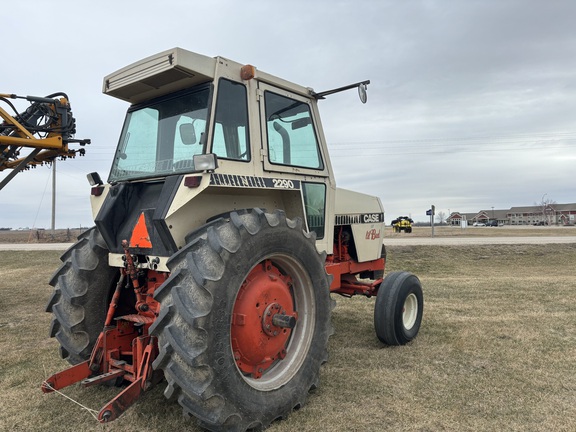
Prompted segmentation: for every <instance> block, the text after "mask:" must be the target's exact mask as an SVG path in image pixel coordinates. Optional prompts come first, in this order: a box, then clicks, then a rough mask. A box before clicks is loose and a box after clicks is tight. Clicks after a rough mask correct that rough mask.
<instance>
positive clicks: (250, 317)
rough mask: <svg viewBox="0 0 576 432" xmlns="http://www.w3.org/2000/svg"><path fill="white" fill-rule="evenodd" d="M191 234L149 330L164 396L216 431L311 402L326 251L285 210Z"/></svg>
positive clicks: (224, 221) (232, 219)
mask: <svg viewBox="0 0 576 432" xmlns="http://www.w3.org/2000/svg"><path fill="white" fill-rule="evenodd" d="M187 240H188V245H187V246H186V247H185V248H184V249H183V250H182V251H180V252H179V253H177V254H176V255H175V256H174V257H172V258H171V259H170V261H169V263H168V266H169V267H170V269H171V271H172V275H171V276H170V278H169V279H168V280H167V281H166V283H165V284H164V285H163V286H162V287H161V288H160V290H159V291H158V292H157V294H156V298H157V299H158V300H159V301H160V303H161V311H160V315H159V317H158V319H157V320H156V322H155V323H154V325H153V327H152V328H151V331H152V333H153V334H155V335H157V336H158V344H159V349H160V354H159V356H158V358H157V359H156V361H155V362H154V367H155V368H161V369H163V370H164V374H165V376H166V378H167V380H168V387H167V389H166V391H165V395H166V396H167V397H175V398H177V400H178V402H179V403H180V404H181V405H182V407H183V409H184V412H185V413H187V414H190V415H194V416H195V417H197V418H198V419H199V422H200V424H201V425H202V426H203V427H205V428H208V429H210V430H216V431H219V430H234V431H237V430H239V431H245V430H247V429H251V428H257V427H266V426H268V425H269V424H270V423H271V422H272V421H274V420H275V419H278V418H283V417H285V416H287V415H288V414H289V413H290V411H292V410H293V409H294V408H297V407H300V406H302V405H303V404H304V402H305V400H306V397H307V394H308V391H309V390H310V389H311V388H314V387H316V386H317V384H318V377H319V369H320V365H321V364H322V363H323V362H325V361H326V359H327V342H328V336H329V335H330V333H331V325H330V312H331V305H332V303H331V300H330V295H329V285H330V283H329V279H328V275H327V274H326V271H325V269H324V261H325V256H324V255H323V254H319V253H318V252H317V250H316V246H315V241H314V240H315V236H314V235H313V234H308V233H305V232H304V231H303V230H302V223H301V221H300V220H297V221H291V220H289V219H287V218H286V217H285V215H284V213H283V212H280V211H277V212H275V213H273V214H270V213H264V212H263V211H261V210H259V209H254V210H251V211H244V212H232V213H230V214H229V215H228V216H227V217H226V218H220V219H218V220H215V221H212V222H210V223H209V224H208V225H206V226H205V227H203V228H200V229H199V230H198V231H196V232H194V233H192V234H191V235H190V236H189V237H188V239H187Z"/></svg>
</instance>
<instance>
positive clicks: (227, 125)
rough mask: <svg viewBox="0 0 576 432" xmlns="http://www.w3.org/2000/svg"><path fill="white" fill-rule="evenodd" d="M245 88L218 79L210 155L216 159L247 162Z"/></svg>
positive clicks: (247, 141) (232, 82) (246, 105)
mask: <svg viewBox="0 0 576 432" xmlns="http://www.w3.org/2000/svg"><path fill="white" fill-rule="evenodd" d="M249 142H250V140H249V139H248V104H247V99H246V87H245V86H244V85H243V84H240V83H236V82H234V81H230V80H227V79H223V78H221V79H220V82H219V85H218V99H217V102H216V119H215V122H214V136H213V138H212V153H216V155H217V156H218V158H219V159H234V160H241V161H249V160H250V151H249V145H248V143H249Z"/></svg>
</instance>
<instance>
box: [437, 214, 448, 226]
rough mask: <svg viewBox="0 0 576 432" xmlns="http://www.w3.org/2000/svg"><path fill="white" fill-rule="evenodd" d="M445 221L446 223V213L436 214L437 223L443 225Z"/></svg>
mask: <svg viewBox="0 0 576 432" xmlns="http://www.w3.org/2000/svg"><path fill="white" fill-rule="evenodd" d="M445 221H446V213H444V212H443V211H439V212H438V213H436V222H438V223H439V224H440V225H442V224H443V223H444V222H445Z"/></svg>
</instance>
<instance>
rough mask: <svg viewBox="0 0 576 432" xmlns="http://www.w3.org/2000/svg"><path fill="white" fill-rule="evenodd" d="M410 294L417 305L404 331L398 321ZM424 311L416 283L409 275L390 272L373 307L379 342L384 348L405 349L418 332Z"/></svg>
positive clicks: (415, 279)
mask: <svg viewBox="0 0 576 432" xmlns="http://www.w3.org/2000/svg"><path fill="white" fill-rule="evenodd" d="M410 294H414V295H415V296H416V299H417V301H418V311H417V316H416V321H415V322H414V325H413V326H412V327H411V328H410V329H407V328H406V327H405V326H404V321H403V318H402V315H403V308H404V303H405V301H406V299H407V298H408V296H409V295H410ZM423 311H424V295H423V292H422V285H421V283H420V280H419V279H418V278H417V277H416V276H415V275H413V274H412V273H409V272H403V271H399V272H392V273H390V274H388V275H387V276H386V277H385V278H384V282H383V283H382V285H381V286H380V288H379V290H378V295H377V297H376V303H375V306H374V327H375V330H376V334H377V336H378V338H379V339H380V341H382V342H383V343H385V344H387V345H405V344H406V343H408V342H410V341H412V340H413V339H414V338H415V337H416V336H417V335H418V332H419V330H420V325H421V323H422V315H423Z"/></svg>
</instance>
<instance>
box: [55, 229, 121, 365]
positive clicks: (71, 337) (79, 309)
mask: <svg viewBox="0 0 576 432" xmlns="http://www.w3.org/2000/svg"><path fill="white" fill-rule="evenodd" d="M60 260H61V261H62V262H63V264H62V266H61V267H60V268H59V269H58V270H57V271H56V272H55V273H54V275H53V276H52V278H51V279H50V285H52V286H53V287H54V292H53V294H52V297H51V298H50V300H49V301H48V305H47V306H46V312H51V313H52V314H53V319H52V324H51V326H50V337H55V338H56V339H57V340H58V342H59V343H60V355H61V356H62V358H64V359H66V360H68V362H70V363H71V364H77V363H80V362H81V361H84V360H87V359H88V358H89V357H90V353H91V351H92V347H93V346H94V344H95V343H96V339H97V338H98V335H99V334H100V332H101V331H102V328H103V326H104V320H105V318H106V311H107V306H108V300H109V293H110V290H111V287H112V286H113V283H114V278H115V275H116V273H117V272H118V269H115V268H112V267H109V266H108V248H107V247H106V244H105V242H104V240H103V238H102V236H101V235H100V233H99V232H98V230H97V229H96V228H92V229H90V230H88V231H86V232H85V233H83V234H82V235H81V236H80V237H79V238H78V241H77V242H76V243H75V244H74V245H73V246H72V247H70V249H68V250H67V251H66V252H64V254H63V255H62V256H61V257H60Z"/></svg>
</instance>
